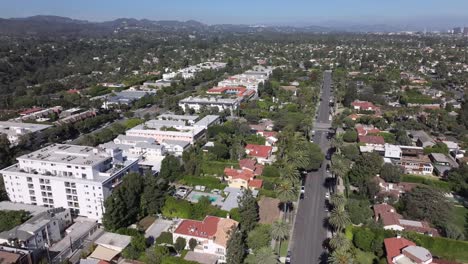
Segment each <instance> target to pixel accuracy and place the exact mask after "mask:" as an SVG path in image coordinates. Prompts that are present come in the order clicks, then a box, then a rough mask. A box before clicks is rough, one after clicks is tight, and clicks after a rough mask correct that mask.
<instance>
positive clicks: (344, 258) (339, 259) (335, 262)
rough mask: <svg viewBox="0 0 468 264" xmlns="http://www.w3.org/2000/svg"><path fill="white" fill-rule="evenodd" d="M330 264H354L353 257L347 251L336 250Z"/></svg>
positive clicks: (331, 256) (330, 258) (329, 260)
mask: <svg viewBox="0 0 468 264" xmlns="http://www.w3.org/2000/svg"><path fill="white" fill-rule="evenodd" d="M328 263H329V264H352V263H354V260H353V256H352V255H351V253H349V252H348V251H346V250H335V251H333V253H332V254H331V255H330V257H328Z"/></svg>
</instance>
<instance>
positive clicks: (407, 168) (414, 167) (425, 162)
mask: <svg viewBox="0 0 468 264" xmlns="http://www.w3.org/2000/svg"><path fill="white" fill-rule="evenodd" d="M394 163H395V164H396V165H399V166H401V167H402V168H403V171H404V172H405V173H406V174H418V175H431V174H432V173H433V171H434V166H433V165H432V163H431V160H430V159H429V158H428V157H427V156H426V155H419V156H416V157H410V156H404V157H402V158H401V159H400V160H396V161H394Z"/></svg>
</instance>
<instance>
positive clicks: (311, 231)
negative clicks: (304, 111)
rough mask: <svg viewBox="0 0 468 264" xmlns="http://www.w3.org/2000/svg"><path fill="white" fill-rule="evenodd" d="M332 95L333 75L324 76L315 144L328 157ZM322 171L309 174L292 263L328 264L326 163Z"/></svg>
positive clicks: (293, 244)
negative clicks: (325, 245)
mask: <svg viewBox="0 0 468 264" xmlns="http://www.w3.org/2000/svg"><path fill="white" fill-rule="evenodd" d="M330 95H331V71H325V72H324V74H323V86H322V94H321V99H322V100H321V102H320V105H319V110H318V116H317V120H316V121H315V125H314V130H315V136H314V138H313V140H314V142H315V143H317V144H319V145H320V147H321V149H322V151H323V153H324V154H326V152H327V150H328V148H329V147H330V142H329V141H328V140H327V131H328V128H329V127H330V125H331V121H330V112H329V111H330V107H329V100H330ZM327 162H328V161H327V160H325V161H324V163H323V165H322V167H321V168H320V169H319V170H318V171H314V172H311V173H309V174H307V178H306V181H305V197H304V199H303V200H300V202H299V208H298V211H297V215H296V220H295V224H294V230H293V237H292V244H291V250H292V256H291V263H294V264H296V263H297V264H311V263H326V257H325V251H324V250H323V247H322V243H323V241H324V240H325V239H326V237H327V228H326V226H325V224H324V223H325V219H326V217H327V212H326V211H325V194H326V192H327V189H326V187H325V185H324V184H325V178H326V174H327V173H326V163H327Z"/></svg>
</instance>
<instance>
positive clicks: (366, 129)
mask: <svg viewBox="0 0 468 264" xmlns="http://www.w3.org/2000/svg"><path fill="white" fill-rule="evenodd" d="M355 128H356V131H357V133H358V136H366V135H367V134H377V133H379V132H380V129H378V128H376V127H374V126H373V125H363V124H357V125H356V126H355Z"/></svg>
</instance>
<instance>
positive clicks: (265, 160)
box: [245, 144, 274, 165]
mask: <svg viewBox="0 0 468 264" xmlns="http://www.w3.org/2000/svg"><path fill="white" fill-rule="evenodd" d="M272 152H273V148H272V147H271V146H263V145H256V144H247V145H246V146H245V153H246V154H247V156H249V157H252V158H255V159H256V160H257V162H258V163H260V164H262V165H265V164H271V163H273V162H274V157H273V156H272Z"/></svg>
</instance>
